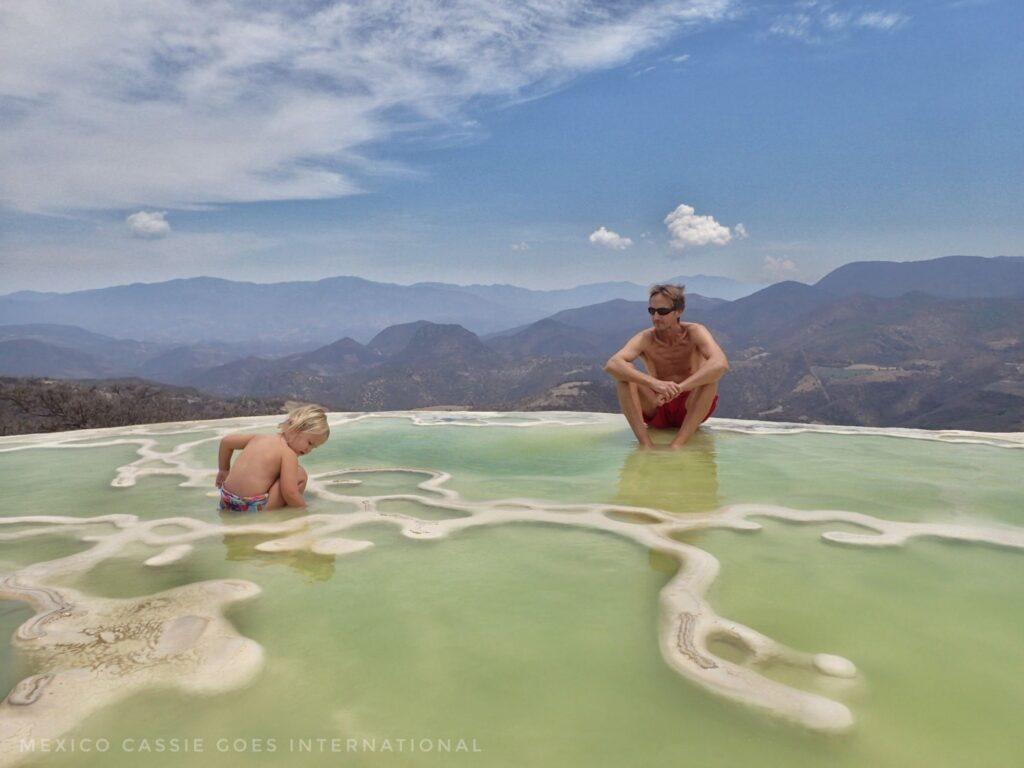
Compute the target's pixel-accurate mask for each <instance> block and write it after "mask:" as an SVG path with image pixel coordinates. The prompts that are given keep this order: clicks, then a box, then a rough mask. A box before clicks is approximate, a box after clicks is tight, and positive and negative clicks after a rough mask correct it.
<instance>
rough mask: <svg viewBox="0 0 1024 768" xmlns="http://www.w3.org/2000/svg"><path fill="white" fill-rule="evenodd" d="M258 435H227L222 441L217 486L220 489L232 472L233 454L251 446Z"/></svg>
mask: <svg viewBox="0 0 1024 768" xmlns="http://www.w3.org/2000/svg"><path fill="white" fill-rule="evenodd" d="M254 437H256V435H242V434H235V435H226V436H225V437H223V438H222V439H221V441H220V451H219V452H218V453H217V480H216V485H217V487H218V488H220V487H221V486H222V485H224V481H225V480H227V477H228V472H230V471H231V454H232V453H234V452H235V451H240V450H241V449H242V448H245V446H247V445H248V444H249V441H250V440H252V439H253V438H254Z"/></svg>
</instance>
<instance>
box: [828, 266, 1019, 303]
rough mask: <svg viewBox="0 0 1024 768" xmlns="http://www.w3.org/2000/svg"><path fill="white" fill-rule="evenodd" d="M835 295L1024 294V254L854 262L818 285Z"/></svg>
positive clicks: (979, 295) (974, 295)
mask: <svg viewBox="0 0 1024 768" xmlns="http://www.w3.org/2000/svg"><path fill="white" fill-rule="evenodd" d="M815 286H816V287H818V288H822V289H824V290H826V291H829V292H831V293H834V294H842V295H847V296H848V295H851V294H854V293H863V294H867V295H868V296H901V295H902V294H904V293H909V292H910V291H923V292H924V293H929V294H931V295H932V296H949V297H954V298H970V297H975V298H981V297H995V296H1024V256H996V257H993V258H983V257H981V256H944V257H942V258H938V259H926V260H924V261H855V262H852V263H850V264H844V265H843V266H841V267H839V268H838V269H834V270H833V271H831V272H829V273H828V274H827V275H825V276H824V277H823V278H821V280H819V281H818V282H817V283H815Z"/></svg>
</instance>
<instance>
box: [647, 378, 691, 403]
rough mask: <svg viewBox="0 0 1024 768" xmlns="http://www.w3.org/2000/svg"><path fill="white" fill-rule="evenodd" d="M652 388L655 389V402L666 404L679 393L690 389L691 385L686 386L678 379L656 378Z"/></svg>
mask: <svg viewBox="0 0 1024 768" xmlns="http://www.w3.org/2000/svg"><path fill="white" fill-rule="evenodd" d="M651 389H653V390H654V395H655V402H657V403H658V405H664V404H665V403H667V402H668V401H669V400H675V399H676V398H677V397H679V395H681V394H683V392H686V391H687V390H689V387H684V386H683V385H682V384H680V383H679V382H678V381H661V380H660V379H655V380H654V383H653V384H652V385H651Z"/></svg>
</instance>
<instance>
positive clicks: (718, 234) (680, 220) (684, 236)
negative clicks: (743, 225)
mask: <svg viewBox="0 0 1024 768" xmlns="http://www.w3.org/2000/svg"><path fill="white" fill-rule="evenodd" d="M665 226H667V227H668V231H669V235H670V236H671V240H670V241H669V242H670V244H671V246H672V247H673V248H677V249H679V250H682V249H684V248H692V247H695V246H701V245H725V244H726V243H728V242H729V241H730V240H731V239H732V233H730V232H729V228H728V227H723V226H722V225H721V224H719V223H718V222H717V221H715V219H714V217H712V216H698V215H696V213H695V211H694V209H693V208H692V207H690V206H689V205H687V204H686V203H680V204H679V205H678V206H677V207H676V209H675V210H674V211H672V212H671V213H670V214H668V216H666V217H665Z"/></svg>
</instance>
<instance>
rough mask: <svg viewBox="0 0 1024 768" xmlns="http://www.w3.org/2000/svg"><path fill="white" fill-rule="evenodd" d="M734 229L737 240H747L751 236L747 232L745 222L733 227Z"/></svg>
mask: <svg viewBox="0 0 1024 768" xmlns="http://www.w3.org/2000/svg"><path fill="white" fill-rule="evenodd" d="M732 231H733V234H734V235H736V239H737V240H746V239H747V238H748V237H750V234H749V233H748V232H747V227H746V225H745V224H743V223H742V222H741V223H739V224H737V225H736V226H735V227H733V228H732Z"/></svg>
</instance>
